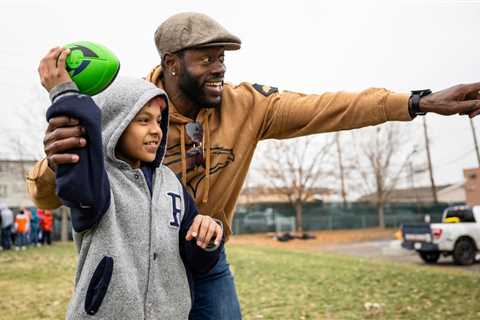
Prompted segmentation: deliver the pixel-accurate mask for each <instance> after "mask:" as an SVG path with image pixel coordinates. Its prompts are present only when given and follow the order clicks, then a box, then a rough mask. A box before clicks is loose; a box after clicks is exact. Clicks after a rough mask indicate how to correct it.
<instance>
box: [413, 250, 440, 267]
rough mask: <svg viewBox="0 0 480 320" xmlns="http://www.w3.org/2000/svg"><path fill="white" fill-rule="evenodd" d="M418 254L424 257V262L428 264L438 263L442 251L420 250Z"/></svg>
mask: <svg viewBox="0 0 480 320" xmlns="http://www.w3.org/2000/svg"><path fill="white" fill-rule="evenodd" d="M418 254H419V255H420V258H422V260H423V262H425V263H428V264H433V263H437V261H438V259H439V258H440V252H438V251H419V252H418Z"/></svg>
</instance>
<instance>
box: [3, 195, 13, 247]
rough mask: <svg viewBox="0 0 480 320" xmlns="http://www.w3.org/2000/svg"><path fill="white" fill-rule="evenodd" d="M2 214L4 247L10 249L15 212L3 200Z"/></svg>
mask: <svg viewBox="0 0 480 320" xmlns="http://www.w3.org/2000/svg"><path fill="white" fill-rule="evenodd" d="M0 216H1V219H2V223H1V226H2V248H3V249H4V250H10V249H11V247H12V227H13V212H12V210H10V209H9V208H8V207H7V205H6V204H5V203H3V202H0Z"/></svg>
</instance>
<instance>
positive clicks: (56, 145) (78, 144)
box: [44, 137, 87, 155]
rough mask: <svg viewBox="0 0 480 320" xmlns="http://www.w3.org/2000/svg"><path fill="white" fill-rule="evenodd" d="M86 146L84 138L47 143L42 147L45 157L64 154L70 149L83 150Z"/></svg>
mask: <svg viewBox="0 0 480 320" xmlns="http://www.w3.org/2000/svg"><path fill="white" fill-rule="evenodd" d="M86 145H87V141H86V140H85V138H77V137H73V138H66V139H62V140H58V141H54V142H51V143H47V144H46V145H45V147H44V151H45V153H46V154H47V155H54V154H58V153H64V152H66V151H68V150H71V149H76V148H83V147H85V146H86Z"/></svg>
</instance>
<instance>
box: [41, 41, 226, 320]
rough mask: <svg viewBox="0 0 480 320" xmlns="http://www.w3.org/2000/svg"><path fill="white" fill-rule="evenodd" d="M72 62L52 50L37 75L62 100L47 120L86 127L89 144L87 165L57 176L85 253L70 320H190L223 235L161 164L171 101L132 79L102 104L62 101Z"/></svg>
mask: <svg viewBox="0 0 480 320" xmlns="http://www.w3.org/2000/svg"><path fill="white" fill-rule="evenodd" d="M59 50H60V51H61V54H60V60H59V62H58V64H57V57H58V55H57V51H59ZM67 54H68V50H65V49H59V48H57V49H53V50H52V51H50V53H49V54H48V55H47V56H46V57H45V58H44V59H43V60H42V62H41V63H40V68H39V73H40V78H41V80H42V84H44V86H45V88H47V90H49V91H52V90H53V91H56V92H57V95H56V97H55V98H54V99H52V100H53V104H52V105H51V106H50V107H49V108H48V111H47V118H48V119H49V118H52V117H55V116H74V117H76V118H79V119H81V121H82V123H84V124H85V125H86V129H85V130H86V132H87V134H88V136H89V141H90V144H89V147H87V148H85V149H84V150H82V161H80V163H79V165H77V166H69V167H65V168H63V169H65V170H59V171H58V172H57V179H58V181H59V184H58V195H59V197H60V198H61V199H62V200H63V202H64V203H65V205H67V206H68V207H70V208H71V213H72V215H71V217H72V225H73V229H74V240H75V243H76V245H77V248H78V251H79V258H78V269H77V278H76V285H75V292H74V294H73V297H72V300H71V303H70V305H69V308H68V311H67V319H92V316H93V315H95V316H96V317H95V318H96V319H132V320H133V319H172V320H173V319H187V318H188V316H189V312H190V308H191V290H190V284H189V279H191V276H192V275H193V274H201V273H205V272H207V271H209V270H210V269H211V267H212V266H214V265H215V264H216V262H217V260H218V257H219V255H220V250H221V249H222V247H223V245H222V237H223V228H222V226H221V222H217V221H215V220H214V219H212V218H210V217H209V216H205V215H199V214H198V212H197V209H196V207H195V205H194V203H193V200H192V199H191V197H190V196H189V194H188V192H186V190H185V189H184V188H183V186H182V184H181V183H180V181H179V180H178V178H177V177H176V176H175V174H174V173H173V172H172V171H171V170H170V169H168V168H167V167H166V166H164V165H163V164H162V161H163V157H164V155H165V151H166V144H167V131H168V120H169V110H168V102H167V101H168V100H167V96H166V94H165V92H164V91H163V90H161V89H158V88H157V87H155V86H154V85H153V84H151V83H149V82H147V81H145V80H143V79H131V78H117V79H116V80H115V81H114V82H113V84H111V85H110V87H109V88H108V89H107V90H105V91H104V92H103V93H102V94H100V95H98V96H97V97H95V101H94V100H92V99H91V98H90V97H88V96H85V95H81V94H78V92H72V91H64V92H61V91H60V92H58V91H57V90H56V89H58V87H57V86H58V85H59V84H61V83H62V82H63V81H64V80H65V79H69V77H68V74H67V71H66V69H65V58H66V56H67ZM194 238H195V240H194V241H193V239H194Z"/></svg>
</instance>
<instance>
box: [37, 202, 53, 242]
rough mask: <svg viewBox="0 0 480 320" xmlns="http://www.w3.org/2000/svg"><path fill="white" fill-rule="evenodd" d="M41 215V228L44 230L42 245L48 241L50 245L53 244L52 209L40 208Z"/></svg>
mask: <svg viewBox="0 0 480 320" xmlns="http://www.w3.org/2000/svg"><path fill="white" fill-rule="evenodd" d="M38 213H39V217H40V229H41V230H42V245H44V244H45V242H47V244H48V245H51V244H52V231H53V215H52V210H50V209H45V210H41V209H39V210H38Z"/></svg>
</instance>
